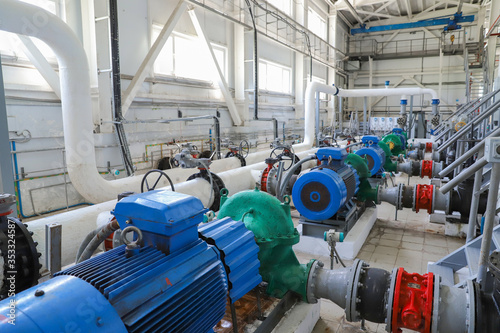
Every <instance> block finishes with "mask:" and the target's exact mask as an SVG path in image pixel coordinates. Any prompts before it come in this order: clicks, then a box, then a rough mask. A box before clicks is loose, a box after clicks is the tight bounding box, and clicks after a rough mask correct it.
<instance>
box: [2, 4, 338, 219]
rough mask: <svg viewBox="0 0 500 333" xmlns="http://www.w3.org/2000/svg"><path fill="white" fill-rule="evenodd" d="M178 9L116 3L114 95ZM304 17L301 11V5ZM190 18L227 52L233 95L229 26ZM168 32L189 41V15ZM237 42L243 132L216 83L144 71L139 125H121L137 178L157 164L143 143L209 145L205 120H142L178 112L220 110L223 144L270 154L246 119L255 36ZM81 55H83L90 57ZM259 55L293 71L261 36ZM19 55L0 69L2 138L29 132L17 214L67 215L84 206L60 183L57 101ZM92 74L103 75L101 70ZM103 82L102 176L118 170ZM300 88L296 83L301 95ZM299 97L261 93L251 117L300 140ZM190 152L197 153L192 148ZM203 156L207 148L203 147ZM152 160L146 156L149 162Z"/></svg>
mask: <svg viewBox="0 0 500 333" xmlns="http://www.w3.org/2000/svg"><path fill="white" fill-rule="evenodd" d="M94 1H95V7H96V11H97V10H99V11H102V10H103V7H102V6H104V5H103V2H102V1H100V0H94ZM176 3H177V1H164V0H148V1H137V0H120V1H119V2H118V6H119V8H118V12H119V25H120V30H119V34H120V67H121V73H122V91H125V89H126V88H127V86H128V85H129V83H130V79H131V78H132V76H133V75H134V74H135V73H136V71H137V69H138V68H139V66H140V64H141V62H142V61H143V59H144V57H145V55H146V54H147V52H148V50H149V47H150V46H151V44H152V41H151V26H152V24H154V23H155V24H164V23H165V22H166V21H167V19H168V17H169V16H170V14H171V13H172V11H173V10H174V7H175V5H176ZM320 4H321V8H320V9H321V10H322V11H321V12H322V13H323V11H324V12H328V8H327V6H325V4H324V2H320ZM305 10H307V2H306V9H305ZM196 11H197V13H198V18H199V20H200V24H201V26H202V27H203V30H204V32H205V34H206V35H207V36H208V38H209V39H210V41H212V42H214V43H217V44H220V45H223V46H225V47H227V48H228V73H227V77H226V81H227V83H228V86H229V89H230V90H231V91H233V90H234V88H235V86H234V84H235V72H234V67H235V66H234V46H233V39H234V31H233V23H232V22H229V21H227V20H225V19H224V18H222V17H221V16H219V15H217V14H215V13H213V12H211V11H208V10H204V9H202V8H198V9H197V10H196ZM99 13H100V12H99ZM299 14H300V13H299ZM90 16H91V17H92V18H94V16H100V14H99V15H92V14H91V15H90ZM306 16H307V12H306ZM325 17H326V16H325ZM89 24H90V25H94V24H95V23H94V22H93V21H91V22H85V23H84V25H87V26H88V25H89ZM105 25H106V22H105V21H104V22H101V23H98V24H97V25H96V26H95V29H97V30H96V33H97V34H102V33H103V31H104V32H106V33H107V29H103V28H102V27H103V26H105ZM82 30H83V31H84V34H85V33H88V32H89V31H94V30H93V29H88V27H87V28H85V29H82ZM175 31H176V32H179V33H183V34H187V35H193V36H194V35H195V30H194V27H193V25H192V23H191V20H190V18H189V15H188V14H187V13H186V14H184V15H183V17H182V18H181V20H180V22H179V24H178V25H177V26H176V28H175ZM244 38H245V42H244V48H245V49H244V54H245V97H246V101H245V103H244V105H246V108H245V109H244V112H245V113H246V118H247V119H249V121H247V122H246V123H245V126H241V127H234V126H233V125H232V121H231V118H230V115H229V112H228V110H227V107H226V104H225V101H224V98H223V97H222V94H221V92H220V90H219V89H218V87H217V85H214V84H209V83H206V82H198V81H196V80H186V79H179V78H162V77H156V78H155V77H154V76H153V73H149V75H148V78H147V79H146V82H145V83H143V84H142V86H141V89H140V91H139V94H138V97H136V99H135V100H134V103H133V104H132V106H131V108H130V110H129V112H128V113H127V115H126V118H127V120H128V121H137V123H131V124H126V125H125V130H126V132H127V138H128V142H129V144H130V151H131V153H132V157H133V160H134V162H136V167H137V169H138V170H139V172H144V171H146V170H149V169H150V168H152V167H156V163H157V161H158V159H159V158H160V149H161V146H152V147H147V146H148V145H152V144H158V143H164V142H171V141H173V140H176V141H182V140H197V139H203V140H207V139H208V138H209V130H210V129H211V127H212V121H211V120H202V121H198V122H176V123H171V124H159V123H155V122H152V123H151V122H150V123H145V122H144V121H154V120H158V119H171V118H177V113H178V110H181V111H182V115H183V117H188V116H197V115H207V114H208V115H216V113H217V112H219V113H220V123H221V127H222V138H225V137H228V138H230V139H232V140H233V141H234V142H235V143H239V140H241V139H249V140H252V141H253V142H255V141H257V142H259V143H261V144H262V145H265V146H268V144H269V142H270V141H272V139H273V136H272V123H271V122H255V121H252V120H251V119H252V117H253V108H252V107H251V105H252V104H253V91H252V89H253V71H252V59H253V32H252V31H251V30H246V32H245V34H244ZM84 39H86V40H89V41H90V43H91V44H92V43H93V44H92V45H91V47H94V48H96V47H97V54H96V55H93V56H96V57H97V59H98V60H99V59H101V60H102V58H103V57H107V50H106V48H107V45H106V43H105V41H104V42H99V43H97V44H96V38H95V36H92V35H86V36H84ZM101 40H102V35H101ZM0 49H1V45H0ZM87 51H88V52H89V50H87ZM259 54H260V56H261V57H262V58H265V59H267V60H270V61H273V62H276V63H278V64H282V65H284V66H287V67H291V68H292V69H293V70H294V71H295V69H296V63H295V59H296V53H295V52H294V51H293V50H291V49H289V48H287V47H285V46H283V45H280V44H278V43H276V42H273V41H271V40H269V39H267V38H266V37H264V36H262V35H261V36H259ZM20 56H21V57H12V56H9V57H6V56H4V57H2V62H3V72H4V81H5V85H6V95H7V109H8V115H9V130H10V131H23V130H28V131H29V132H31V140H30V141H29V142H25V143H21V142H17V143H16V150H17V154H16V158H17V171H18V173H19V174H20V173H21V168H24V173H25V174H24V175H23V176H24V177H25V179H22V180H21V179H20V181H19V187H20V193H21V203H22V209H23V213H24V215H33V214H35V213H40V212H45V211H48V210H54V209H59V208H62V207H65V206H66V204H68V205H75V204H79V203H83V201H84V200H83V198H82V197H81V196H80V195H79V194H78V193H76V191H75V190H74V188H73V187H72V185H71V183H69V179H68V178H67V177H66V182H68V184H67V185H65V176H64V174H63V173H64V163H63V149H64V142H63V131H62V116H61V105H60V101H59V100H58V98H57V96H56V95H55V94H54V93H53V92H52V90H51V88H50V87H49V85H48V84H47V83H46V82H45V80H44V79H43V77H42V76H41V75H40V74H39V73H38V71H37V70H36V69H35V68H34V67H33V66H32V65H31V64H30V63H29V61H27V59H26V58H23V56H22V55H20ZM200 61H205V62H207V64H209V62H210V61H211V60H210V59H205V58H200ZM98 63H99V61H98ZM52 65H53V67H54V69H55V70H57V63H56V62H54V61H52ZM94 69H95V68H94ZM99 69H100V70H106V69H107V68H99ZM304 70H305V71H306V72H305V73H304V77H306V75H307V74H308V70H309V58H308V57H304ZM313 73H314V75H315V76H319V77H322V78H325V79H326V78H327V67H326V66H325V65H323V64H319V63H315V64H314V68H313ZM93 75H95V73H93ZM99 75H100V76H101V77H105V76H109V75H110V74H109V73H105V72H104V73H100V74H99ZM292 77H293V78H294V79H293V80H295V75H292ZM103 82H106V80H100V81H99V83H100V84H101V86H99V87H98V88H97V87H96V88H95V89H94V90H93V94H94V97H95V98H94V100H95V101H96V105H98V104H99V103H98V102H97V100H98V98H99V96H100V98H101V99H102V100H101V102H100V104H101V107H102V106H103V105H107V106H108V110H99V107H96V109H97V111H96V112H97V113H96V114H95V117H94V122H95V126H96V133H95V141H96V155H97V166H98V168H99V171H100V172H102V173H107V171H108V170H107V165H108V163H109V164H110V165H111V169H114V168H117V169H123V167H122V162H121V156H120V152H119V150H118V148H117V145H116V138H115V135H114V134H113V131H114V129H113V126H112V124H111V123H109V119H111V117H110V114H109V112H110V109H109V105H110V104H111V102H112V101H111V100H109V97H106V96H108V94H109V92H110V90H111V89H112V88H111V87H110V86H109V82H108V85H106V84H103ZM293 86H295V82H293ZM305 86H306V85H305V84H304V89H305ZM303 93H304V92H303V91H295V90H292V93H291V94H289V95H284V94H276V93H272V92H265V91H262V92H261V93H260V98H259V102H260V111H259V116H260V117H261V118H270V117H276V118H277V119H278V120H279V122H280V123H279V132H280V137H281V133H282V132H281V131H282V129H283V124H285V127H286V130H287V134H291V133H297V134H302V133H303V120H302V119H300V118H301V117H300V116H299V117H296V112H295V111H294V110H295V109H294V107H295V106H296V103H295V100H296V96H297V95H299V94H300V95H303ZM249 106H250V107H249ZM324 106H326V105H324ZM299 107H300V105H299ZM296 118H297V119H296ZM322 118H323V119H325V120H326V114H322ZM103 121H104V122H103ZM106 121H108V122H106ZM141 121H142V122H141ZM212 130H213V129H212ZM11 138H17V136H16V135H15V133H13V132H12V133H11ZM266 142H267V143H266ZM198 145H200V143H199V142H198ZM170 147H172V146H170ZM199 148H201V147H199ZM203 148H204V149H207V147H206V145H205V146H204V147H203ZM151 152H153V158H152V157H151V155H152V153H151ZM146 153H147V158H146ZM163 154H168V147H167V148H164V151H163ZM193 173H195V171H193ZM103 176H104V177H106V178H112V177H114V176H112V175H109V174H104V175H103ZM123 176H125V175H124V173H123V172H122V174H121V175H120V176H118V177H123ZM20 177H21V176H20ZM30 193H31V194H30ZM32 202H33V204H32Z"/></svg>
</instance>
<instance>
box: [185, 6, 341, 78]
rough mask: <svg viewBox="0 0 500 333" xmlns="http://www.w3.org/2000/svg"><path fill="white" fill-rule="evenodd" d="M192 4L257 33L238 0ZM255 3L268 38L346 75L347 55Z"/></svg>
mask: <svg viewBox="0 0 500 333" xmlns="http://www.w3.org/2000/svg"><path fill="white" fill-rule="evenodd" d="M189 1H190V2H191V3H193V4H195V5H197V6H199V7H202V8H205V9H208V10H210V11H212V12H214V13H216V14H219V15H221V16H223V17H224V18H226V19H228V20H230V21H233V22H235V23H239V24H241V25H243V26H245V27H246V28H248V29H253V25H252V21H251V17H250V15H249V12H248V8H247V7H246V5H245V2H244V1H241V2H240V1H237V0H225V1H218V0H189ZM257 3H258V5H256V3H255V2H253V1H251V6H252V11H253V14H254V16H255V18H256V22H255V23H256V26H257V29H258V31H259V32H260V33H261V34H263V35H265V36H266V37H268V38H270V39H272V40H274V41H276V42H278V43H280V44H282V45H284V46H286V47H288V48H290V49H292V50H294V51H297V52H300V53H302V54H304V55H306V56H309V55H311V56H312V58H313V59H314V60H316V61H318V62H320V63H323V64H324V65H327V66H329V67H333V68H335V69H337V70H339V71H341V72H343V65H342V63H343V61H344V59H343V58H344V57H345V56H346V54H345V53H344V52H343V51H342V50H340V49H338V48H336V47H334V46H333V45H331V44H329V43H328V42H327V41H326V40H324V39H322V38H321V37H319V36H318V35H316V34H314V33H313V32H312V31H311V30H309V29H307V28H305V27H304V26H302V25H301V24H299V23H298V22H296V21H295V20H294V19H293V18H291V17H289V16H288V15H287V14H286V13H284V12H282V11H280V10H279V9H278V8H276V7H274V6H273V5H271V4H269V3H267V2H262V1H258V2H257Z"/></svg>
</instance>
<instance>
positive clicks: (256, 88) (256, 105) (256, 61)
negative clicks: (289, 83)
mask: <svg viewBox="0 0 500 333" xmlns="http://www.w3.org/2000/svg"><path fill="white" fill-rule="evenodd" d="M245 3H246V4H247V7H248V12H249V13H250V17H251V19H252V25H253V74H254V78H253V80H254V96H253V119H254V120H258V119H259V52H258V49H257V44H258V43H257V39H258V34H257V26H256V24H255V16H254V14H253V11H252V6H251V5H250V1H249V0H245Z"/></svg>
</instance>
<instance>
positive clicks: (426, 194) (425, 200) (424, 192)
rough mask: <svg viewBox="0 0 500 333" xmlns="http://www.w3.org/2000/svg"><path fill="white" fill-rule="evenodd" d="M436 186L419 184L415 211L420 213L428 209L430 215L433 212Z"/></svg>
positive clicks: (415, 194)
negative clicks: (421, 210)
mask: <svg viewBox="0 0 500 333" xmlns="http://www.w3.org/2000/svg"><path fill="white" fill-rule="evenodd" d="M433 197H434V185H423V184H418V185H416V186H415V193H414V198H415V199H414V200H415V203H414V205H413V209H414V210H415V211H416V212H417V213H418V212H419V210H420V209H426V210H427V212H428V213H429V214H432V212H433V210H434V209H433V208H434V207H433Z"/></svg>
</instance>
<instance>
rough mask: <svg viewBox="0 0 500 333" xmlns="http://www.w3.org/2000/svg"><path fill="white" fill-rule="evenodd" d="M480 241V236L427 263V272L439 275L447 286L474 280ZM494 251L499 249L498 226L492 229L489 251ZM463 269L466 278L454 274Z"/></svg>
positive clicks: (477, 267)
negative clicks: (466, 279)
mask: <svg viewBox="0 0 500 333" xmlns="http://www.w3.org/2000/svg"><path fill="white" fill-rule="evenodd" d="M482 240H483V236H482V235H481V236H479V237H477V238H475V239H474V240H472V241H470V242H469V243H467V244H465V245H464V246H462V247H461V248H459V249H457V250H456V251H454V252H452V253H450V254H448V255H447V256H446V257H443V258H441V259H440V260H438V261H437V262H435V263H432V264H430V263H429V264H428V265H427V269H428V271H429V272H432V273H434V274H439V276H441V278H442V279H443V283H444V284H446V285H449V286H452V285H456V286H460V285H462V283H463V281H465V278H467V277H469V278H473V279H474V278H475V277H476V275H477V273H478V269H479V265H478V262H479V253H480V251H481V250H480V249H481V242H482ZM496 249H500V225H497V226H496V227H495V228H494V229H493V238H492V242H491V250H490V251H494V250H496ZM464 268H466V269H468V276H467V274H456V273H457V271H460V270H462V269H464ZM462 272H463V271H462ZM461 277H463V278H461Z"/></svg>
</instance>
